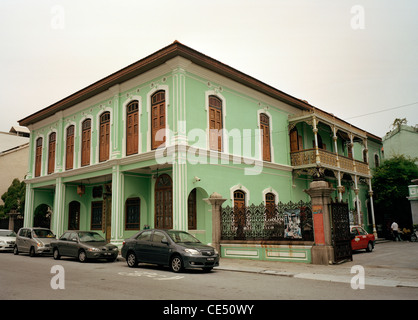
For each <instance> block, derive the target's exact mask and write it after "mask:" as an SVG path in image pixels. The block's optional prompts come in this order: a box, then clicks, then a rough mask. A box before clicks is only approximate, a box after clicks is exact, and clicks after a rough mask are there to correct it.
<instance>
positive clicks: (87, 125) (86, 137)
mask: <svg viewBox="0 0 418 320" xmlns="http://www.w3.org/2000/svg"><path fill="white" fill-rule="evenodd" d="M82 130H83V131H82V137H81V165H82V166H86V165H89V164H90V139H91V120H90V119H87V120H84V121H83V124H82Z"/></svg>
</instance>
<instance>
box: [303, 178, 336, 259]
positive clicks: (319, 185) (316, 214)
mask: <svg viewBox="0 0 418 320" xmlns="http://www.w3.org/2000/svg"><path fill="white" fill-rule="evenodd" d="M334 190H335V189H334V188H330V187H329V184H328V182H326V181H325V180H314V181H312V182H311V183H310V185H309V189H308V190H304V191H305V192H306V193H307V194H309V196H310V197H311V200H312V220H313V229H314V245H313V247H312V263H313V264H322V265H328V264H332V263H333V262H334V248H333V246H332V233H331V218H330V212H329V204H330V199H331V198H330V195H331V193H332V192H333V191H334Z"/></svg>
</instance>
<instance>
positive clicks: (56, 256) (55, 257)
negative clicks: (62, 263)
mask: <svg viewBox="0 0 418 320" xmlns="http://www.w3.org/2000/svg"><path fill="white" fill-rule="evenodd" d="M60 258H61V255H60V253H59V251H58V249H57V248H55V249H54V259H55V260H59V259H60Z"/></svg>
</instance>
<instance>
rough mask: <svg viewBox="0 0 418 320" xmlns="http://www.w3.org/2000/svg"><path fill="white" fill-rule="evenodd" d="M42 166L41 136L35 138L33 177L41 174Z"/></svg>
mask: <svg viewBox="0 0 418 320" xmlns="http://www.w3.org/2000/svg"><path fill="white" fill-rule="evenodd" d="M41 167H42V138H38V139H36V152H35V177H39V176H40V175H41Z"/></svg>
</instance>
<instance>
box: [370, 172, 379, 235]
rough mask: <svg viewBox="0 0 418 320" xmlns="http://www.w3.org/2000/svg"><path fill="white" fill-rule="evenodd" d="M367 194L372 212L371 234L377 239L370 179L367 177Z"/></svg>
mask: <svg viewBox="0 0 418 320" xmlns="http://www.w3.org/2000/svg"><path fill="white" fill-rule="evenodd" d="M369 196H370V210H371V211H372V212H371V213H372V224H373V234H374V237H375V238H376V239H377V230H376V223H375V219H374V206H373V190H372V179H369Z"/></svg>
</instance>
